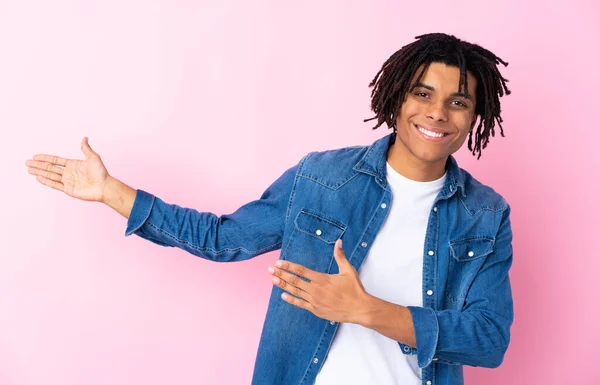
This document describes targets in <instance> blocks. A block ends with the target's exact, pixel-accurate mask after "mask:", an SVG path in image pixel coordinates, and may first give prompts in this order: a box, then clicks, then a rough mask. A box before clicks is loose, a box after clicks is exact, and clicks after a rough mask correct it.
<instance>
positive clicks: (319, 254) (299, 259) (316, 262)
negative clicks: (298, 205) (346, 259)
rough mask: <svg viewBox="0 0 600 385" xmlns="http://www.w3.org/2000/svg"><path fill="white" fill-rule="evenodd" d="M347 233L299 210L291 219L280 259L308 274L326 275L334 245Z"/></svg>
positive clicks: (341, 226) (338, 225) (342, 227)
mask: <svg viewBox="0 0 600 385" xmlns="http://www.w3.org/2000/svg"><path fill="white" fill-rule="evenodd" d="M345 231H346V225H344V224H343V223H341V222H339V221H337V220H335V219H333V218H330V217H327V216H324V215H322V214H320V213H317V212H315V211H312V210H308V209H302V210H300V212H299V213H298V215H297V216H296V218H295V219H294V230H293V232H292V235H291V236H290V239H289V241H288V244H287V247H286V248H285V250H284V252H283V253H282V255H281V258H282V259H286V260H288V261H290V262H294V263H298V264H300V265H302V266H305V267H308V268H309V269H311V270H315V271H319V272H322V273H327V272H329V270H330V268H331V264H332V262H333V260H334V258H333V249H334V246H335V241H337V240H338V239H340V238H341V237H342V235H343V234H344V232H345Z"/></svg>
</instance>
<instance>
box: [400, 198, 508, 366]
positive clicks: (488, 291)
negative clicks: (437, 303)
mask: <svg viewBox="0 0 600 385" xmlns="http://www.w3.org/2000/svg"><path fill="white" fill-rule="evenodd" d="M509 215H510V206H507V208H506V210H504V212H503V214H502V220H501V224H500V228H499V230H498V234H497V236H496V248H495V250H494V252H492V253H491V254H490V255H489V256H488V257H487V260H486V262H485V263H484V265H483V266H482V268H481V270H480V271H479V273H478V274H477V276H476V277H475V279H474V281H473V284H472V286H471V289H470V290H469V292H468V294H467V297H466V299H465V306H464V307H463V309H462V310H461V311H458V310H439V311H436V310H434V309H431V308H423V307H415V306H409V307H408V309H409V310H410V312H411V314H412V317H413V324H414V328H415V335H416V341H417V346H416V348H417V361H418V365H419V367H421V368H424V367H426V366H428V365H430V364H431V363H432V362H439V363H445V364H454V365H469V366H484V367H490V368H495V367H498V366H499V365H500V364H501V363H502V361H503V359H504V354H505V352H506V350H507V348H508V343H509V340H510V327H511V325H512V322H513V318H514V312H513V300H512V292H511V287H510V279H509V275H508V271H509V269H510V267H511V265H512V259H513V250H512V230H511V225H510V218H509Z"/></svg>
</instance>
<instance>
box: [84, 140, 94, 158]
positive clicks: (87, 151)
mask: <svg viewBox="0 0 600 385" xmlns="http://www.w3.org/2000/svg"><path fill="white" fill-rule="evenodd" d="M81 151H83V154H84V155H85V157H86V158H87V157H89V156H90V155H93V154H95V152H94V150H92V148H91V147H90V143H89V141H88V138H87V136H86V137H84V138H83V140H82V141H81Z"/></svg>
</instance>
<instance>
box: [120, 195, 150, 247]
mask: <svg viewBox="0 0 600 385" xmlns="http://www.w3.org/2000/svg"><path fill="white" fill-rule="evenodd" d="M154 198H155V197H154V195H152V194H150V193H147V192H145V191H143V190H137V191H136V194H135V200H134V201H133V207H132V209H131V213H130V214H129V219H128V220H127V228H126V229H125V236H128V235H131V234H133V233H135V232H136V231H137V230H138V229H139V228H140V227H142V226H143V225H144V223H146V221H147V220H148V218H149V217H150V212H151V211H152V206H153V205H154Z"/></svg>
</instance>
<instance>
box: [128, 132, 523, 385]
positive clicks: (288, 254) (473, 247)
mask: <svg viewBox="0 0 600 385" xmlns="http://www.w3.org/2000/svg"><path fill="white" fill-rule="evenodd" d="M394 140H395V134H388V135H386V136H384V137H382V138H381V139H379V140H377V141H375V142H374V143H373V144H372V145H369V146H353V147H346V148H341V149H335V150H328V151H320V152H311V153H309V154H307V155H306V156H304V157H303V158H302V159H301V160H300V162H299V163H298V164H296V165H295V166H293V167H291V168H289V169H288V170H287V171H285V172H284V173H283V174H282V175H281V176H280V177H279V178H278V179H277V180H276V181H275V182H273V184H272V185H271V186H269V187H268V188H267V190H266V191H265V192H264V193H263V194H262V196H261V197H260V198H259V199H257V200H255V201H252V202H249V203H247V204H245V205H243V206H242V207H240V208H239V209H237V210H236V211H235V212H234V213H232V214H228V215H221V216H216V215H215V214H212V213H209V212H199V211H197V210H194V209H190V208H183V207H180V206H178V205H174V204H168V203H166V202H164V201H162V200H161V199H160V198H158V197H156V196H154V195H152V194H150V193H148V192H145V191H143V190H137V193H136V199H135V202H134V206H133V210H132V212H131V215H130V217H129V220H128V222H127V229H126V232H125V234H126V235H130V234H136V235H138V236H140V237H142V238H144V239H147V240H149V241H151V242H154V243H156V244H158V245H162V246H170V247H178V248H181V249H183V250H186V251H188V252H190V253H192V254H194V255H196V256H199V257H201V258H205V259H210V260H213V261H216V262H232V261H242V260H246V259H249V258H253V257H255V256H257V255H260V254H263V253H266V252H269V251H273V250H279V249H280V250H281V254H280V258H281V259H284V260H289V261H292V262H295V263H298V264H301V265H304V266H306V267H308V268H310V269H313V270H316V271H319V272H324V273H330V274H336V273H337V272H338V267H337V264H336V262H335V260H334V258H333V249H334V243H335V241H336V240H337V239H338V238H342V239H343V241H344V251H345V254H346V256H347V258H348V260H349V262H350V263H351V264H352V265H353V266H354V267H355V268H356V269H357V270H358V269H360V267H361V265H362V263H363V261H364V260H365V257H366V256H367V254H368V252H369V248H370V246H371V245H372V244H373V241H374V240H375V237H376V236H377V233H378V232H379V229H380V228H381V226H382V225H383V223H384V221H385V218H386V215H387V213H388V209H389V207H390V203H391V202H392V193H391V190H390V188H389V186H388V184H387V181H386V157H387V150H388V148H389V146H390V145H391V144H392V143H393V142H394ZM446 172H447V178H446V183H445V185H444V186H443V187H442V189H441V191H440V192H439V194H438V196H437V197H436V199H435V201H434V204H433V207H432V208H431V212H430V214H429V220H428V224H427V232H426V236H425V244H424V249H423V288H422V290H423V307H412V306H409V310H410V312H411V314H412V317H413V322H414V327H415V333H416V341H417V344H416V345H417V346H416V347H411V346H408V345H404V344H402V343H400V342H399V343H398V348H399V349H401V351H402V352H403V353H404V354H416V355H417V361H418V364H419V367H420V368H421V369H422V379H423V385H458V384H463V383H464V380H463V365H470V366H483V367H497V366H498V365H500V363H501V362H502V360H503V358H504V354H505V352H506V349H507V348H508V344H509V340H510V327H511V325H512V322H513V300H512V293H511V286H510V281H509V274H508V272H509V269H510V267H511V264H512V257H513V250H512V230H511V224H510V218H509V215H510V206H509V205H508V203H507V202H506V200H505V199H504V198H503V197H502V196H500V195H499V194H498V193H497V192H495V191H494V190H493V189H492V188H490V187H488V186H485V185H483V184H482V183H480V182H478V181H477V180H476V179H474V178H473V177H472V176H471V174H469V173H468V172H466V171H465V170H463V169H461V168H459V167H458V165H457V163H456V160H455V158H454V157H453V156H452V155H450V156H449V157H448V160H447V162H446ZM282 292H283V291H282V289H280V288H279V287H277V286H273V289H272V291H271V297H270V300H269V305H268V309H267V314H266V318H265V322H264V326H263V330H262V334H261V339H260V345H259V348H258V352H257V356H256V362H255V367H254V374H253V378H252V384H253V385H267V384H268V385H281V384H290V385H291V384H293V385H309V384H313V383H314V381H315V378H316V375H317V373H318V372H319V370H320V368H321V366H322V365H323V363H324V362H325V358H326V356H327V352H328V350H329V347H330V345H331V342H332V340H333V337H334V334H335V331H336V328H337V327H338V324H337V323H335V322H329V321H327V320H324V319H321V318H318V317H316V316H315V315H313V314H312V313H310V312H308V311H306V310H303V309H300V308H297V307H295V306H293V305H291V304H288V303H287V302H285V301H284V300H282V299H281V298H280V296H281V294H282ZM399 305H402V304H399Z"/></svg>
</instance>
